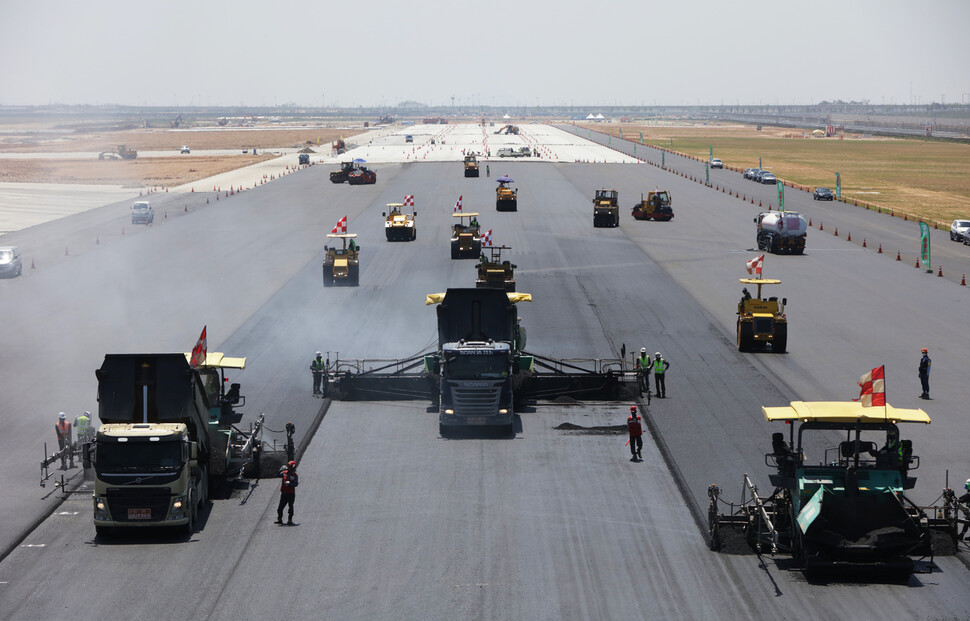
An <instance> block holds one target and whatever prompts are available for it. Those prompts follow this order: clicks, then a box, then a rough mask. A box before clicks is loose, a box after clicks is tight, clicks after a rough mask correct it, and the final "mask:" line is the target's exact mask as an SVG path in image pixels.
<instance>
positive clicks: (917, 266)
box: [916, 257, 919, 269]
mask: <svg viewBox="0 0 970 621" xmlns="http://www.w3.org/2000/svg"><path fill="white" fill-rule="evenodd" d="M916 269H919V257H916Z"/></svg>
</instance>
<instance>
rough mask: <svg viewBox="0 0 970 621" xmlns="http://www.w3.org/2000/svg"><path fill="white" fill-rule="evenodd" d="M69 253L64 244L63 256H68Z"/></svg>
mask: <svg viewBox="0 0 970 621" xmlns="http://www.w3.org/2000/svg"><path fill="white" fill-rule="evenodd" d="M70 254H71V253H70V252H68V251H67V246H64V256H65V257H66V256H69V255H70Z"/></svg>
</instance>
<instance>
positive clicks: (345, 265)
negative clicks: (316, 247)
mask: <svg viewBox="0 0 970 621" xmlns="http://www.w3.org/2000/svg"><path fill="white" fill-rule="evenodd" d="M327 237H329V238H331V239H339V240H341V241H342V242H343V247H342V248H337V247H336V246H324V247H323V250H324V252H325V253H326V254H325V255H324V257H323V286H324V287H332V286H333V285H335V284H345V285H351V286H354V287H356V286H357V285H359V284H360V258H359V253H360V246H358V245H357V242H356V241H354V239H355V238H356V237H357V233H329V234H328V235H327Z"/></svg>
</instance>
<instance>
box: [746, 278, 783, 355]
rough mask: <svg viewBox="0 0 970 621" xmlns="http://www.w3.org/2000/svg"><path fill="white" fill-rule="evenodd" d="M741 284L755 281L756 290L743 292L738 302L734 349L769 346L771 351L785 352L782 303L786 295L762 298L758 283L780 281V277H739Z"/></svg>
mask: <svg viewBox="0 0 970 621" xmlns="http://www.w3.org/2000/svg"><path fill="white" fill-rule="evenodd" d="M738 281H739V282H740V283H741V284H742V285H755V286H756V287H758V291H757V293H756V294H755V297H753V298H752V297H749V296H748V295H747V288H745V289H744V291H745V295H744V296H742V298H741V301H739V302H738V322H737V333H738V351H743V352H748V351H752V350H754V349H763V348H764V347H765V346H766V345H770V346H771V351H772V352H774V353H777V354H783V353H785V350H786V349H787V348H788V317H787V316H786V315H785V306H787V305H788V298H782V299H781V303H779V302H778V298H777V297H774V296H772V297H770V298H767V299H763V298H762V297H761V287H762V286H764V285H780V284H781V281H780V280H777V279H773V278H761V275H760V274H759V275H758V278H739V279H738Z"/></svg>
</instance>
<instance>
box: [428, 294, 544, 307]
mask: <svg viewBox="0 0 970 621" xmlns="http://www.w3.org/2000/svg"><path fill="white" fill-rule="evenodd" d="M506 295H508V296H509V302H511V303H513V304H518V303H519V302H531V301H532V294H531V293H516V292H514V291H509V292H507V293H506ZM444 299H445V294H444V293H429V294H428V295H426V296H425V298H424V303H425V305H426V306H431V305H432V304H441V303H442V302H443V301H444Z"/></svg>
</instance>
